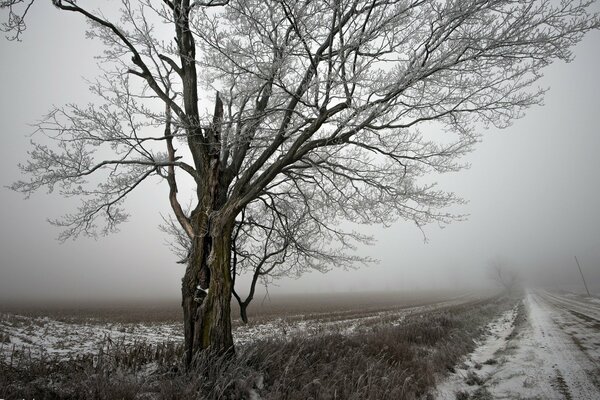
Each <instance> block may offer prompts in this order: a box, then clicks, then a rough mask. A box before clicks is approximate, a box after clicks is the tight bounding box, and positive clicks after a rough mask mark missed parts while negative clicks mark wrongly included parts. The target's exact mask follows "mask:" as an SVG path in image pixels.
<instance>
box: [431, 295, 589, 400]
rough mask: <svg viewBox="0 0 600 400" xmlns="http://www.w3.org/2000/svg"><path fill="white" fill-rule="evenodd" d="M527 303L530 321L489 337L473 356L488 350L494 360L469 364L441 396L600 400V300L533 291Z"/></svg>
mask: <svg viewBox="0 0 600 400" xmlns="http://www.w3.org/2000/svg"><path fill="white" fill-rule="evenodd" d="M523 304H524V307H523V308H522V312H523V313H524V315H525V317H526V318H525V319H523V320H521V322H517V323H516V325H517V326H516V327H515V328H514V331H513V332H512V333H511V332H508V333H507V332H506V331H505V332H504V337H503V338H498V335H495V336H493V337H488V339H487V340H486V341H485V342H483V343H482V344H481V345H480V346H479V349H478V351H476V352H475V353H474V356H473V357H476V355H477V354H478V353H482V349H483V350H487V351H483V353H485V354H488V355H489V354H490V353H493V357H492V358H491V360H492V361H490V359H487V360H483V359H481V360H478V359H475V360H467V362H466V364H467V368H465V369H462V370H460V371H459V372H458V373H457V374H454V376H451V377H450V379H449V380H448V381H446V382H445V383H444V384H442V385H440V387H441V388H442V391H441V392H440V396H439V398H445V399H449V398H456V393H458V392H463V393H465V394H467V393H468V394H470V395H471V396H472V398H494V399H568V400H571V399H573V400H586V399H590V400H595V399H600V300H598V299H595V298H585V297H581V296H577V295H573V294H556V293H549V292H546V291H528V292H527V293H526V296H525V298H524V300H523ZM517 321H518V320H517ZM490 350H492V351H490ZM482 364H484V365H482ZM474 377H475V378H474ZM476 392H477V394H475V393H476ZM477 395H479V396H480V397H477ZM463 396H464V395H463ZM485 396H487V397H485ZM463 398H468V397H463Z"/></svg>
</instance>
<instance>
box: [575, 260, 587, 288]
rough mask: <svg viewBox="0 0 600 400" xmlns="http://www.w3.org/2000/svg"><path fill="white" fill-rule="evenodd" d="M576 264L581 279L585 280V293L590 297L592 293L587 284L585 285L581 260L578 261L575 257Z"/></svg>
mask: <svg viewBox="0 0 600 400" xmlns="http://www.w3.org/2000/svg"><path fill="white" fill-rule="evenodd" d="M575 262H576V263H577V268H579V273H580V274H581V279H582V280H583V286H585V291H586V292H587V294H588V297H589V296H590V291H589V290H588V287H587V283H585V278H584V277H583V272H581V265H579V260H578V259H577V256H575Z"/></svg>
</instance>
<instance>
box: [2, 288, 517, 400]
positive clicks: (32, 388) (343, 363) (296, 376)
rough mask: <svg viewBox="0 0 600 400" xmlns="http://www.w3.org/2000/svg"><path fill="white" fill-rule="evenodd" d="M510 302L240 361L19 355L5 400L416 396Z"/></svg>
mask: <svg viewBox="0 0 600 400" xmlns="http://www.w3.org/2000/svg"><path fill="white" fill-rule="evenodd" d="M511 304H512V302H511V301H510V300H508V299H493V300H488V301H484V302H478V303H470V304H464V305H461V306H453V307H448V308H446V309H443V310H437V311H433V312H430V313H427V314H420V315H411V316H409V317H407V318H406V319H405V320H404V321H403V323H402V324H401V325H399V326H396V327H393V326H373V327H371V328H370V329H369V330H366V331H361V332H360V333H357V334H354V335H347V336H343V335H340V334H332V335H321V336H318V337H314V338H292V339H289V340H281V341H275V340H267V341H260V342H256V343H253V344H251V345H248V346H245V347H244V348H240V349H238V352H237V354H236V356H235V357H234V358H231V357H219V356H216V355H214V354H209V353H206V354H202V355H201V356H200V357H199V358H198V359H197V360H196V365H195V367H194V369H193V370H192V371H184V369H183V368H182V364H181V362H180V360H181V348H180V347H179V346H175V345H172V344H171V345H163V346H151V345H148V344H145V343H141V342H140V343H135V344H132V345H126V344H124V343H111V344H110V345H106V346H104V347H103V349H102V351H101V352H100V353H99V354H98V355H96V356H91V355H86V356H83V355H82V356H81V357H78V358H76V359H73V360H70V361H59V360H57V359H52V358H42V359H37V358H32V357H31V356H28V355H27V354H24V353H22V354H18V353H17V354H15V355H14V356H13V357H12V359H10V360H4V361H2V362H0V398H4V399H22V398H35V399H182V400H185V399H258V398H261V399H265V400H266V399H416V398H420V397H423V396H424V395H426V394H427V392H428V391H429V390H430V389H431V388H432V387H433V386H434V384H435V381H436V377H437V376H439V375H440V374H443V373H445V372H446V371H447V370H449V369H451V368H452V366H453V365H455V364H456V363H457V362H458V361H459V359H460V357H461V356H463V355H464V354H466V353H468V352H470V351H471V350H472V349H473V348H474V342H473V339H474V338H476V337H477V336H478V335H480V334H481V333H482V332H483V331H484V327H485V325H486V324H487V323H488V322H489V321H490V320H491V319H493V318H494V316H496V315H497V314H498V313H499V312H501V311H503V310H506V309H508V308H509V307H510V306H511Z"/></svg>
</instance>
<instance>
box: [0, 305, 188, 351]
mask: <svg viewBox="0 0 600 400" xmlns="http://www.w3.org/2000/svg"><path fill="white" fill-rule="evenodd" d="M180 330H181V329H180V328H179V327H178V326H175V325H174V324H121V323H119V324H106V325H99V324H97V323H66V322H61V321H57V320H54V319H50V318H47V317H41V318H40V317H37V318H32V317H25V316H21V315H14V314H1V315H0V332H4V333H5V334H8V336H9V338H10V339H9V342H8V343H1V344H0V355H2V354H3V355H8V354H10V353H12V351H13V350H23V351H27V352H30V353H31V355H32V356H33V357H36V356H42V355H54V356H58V357H59V358H60V359H68V358H71V357H73V356H77V355H81V354H89V353H96V352H98V351H99V350H100V349H101V348H103V347H105V346H106V345H107V344H108V343H109V342H111V341H112V342H119V343H124V344H132V343H135V342H141V341H144V342H147V343H151V344H161V343H165V342H173V341H181V340H183V336H182V335H181V334H180Z"/></svg>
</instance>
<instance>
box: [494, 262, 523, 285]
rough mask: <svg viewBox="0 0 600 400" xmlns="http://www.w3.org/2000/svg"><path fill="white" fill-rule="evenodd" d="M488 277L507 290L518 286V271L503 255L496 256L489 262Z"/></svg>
mask: <svg viewBox="0 0 600 400" xmlns="http://www.w3.org/2000/svg"><path fill="white" fill-rule="evenodd" d="M489 266H490V278H491V279H492V280H494V281H495V282H496V283H498V284H499V285H500V286H502V288H503V289H504V290H506V291H507V292H512V291H514V290H516V289H517V288H518V287H519V273H518V271H517V270H516V269H515V268H514V266H511V263H510V262H509V261H508V260H507V259H506V258H504V257H496V258H494V259H493V260H491V261H490V262H489Z"/></svg>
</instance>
